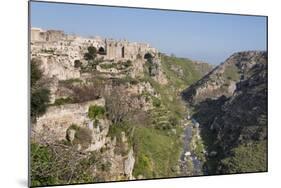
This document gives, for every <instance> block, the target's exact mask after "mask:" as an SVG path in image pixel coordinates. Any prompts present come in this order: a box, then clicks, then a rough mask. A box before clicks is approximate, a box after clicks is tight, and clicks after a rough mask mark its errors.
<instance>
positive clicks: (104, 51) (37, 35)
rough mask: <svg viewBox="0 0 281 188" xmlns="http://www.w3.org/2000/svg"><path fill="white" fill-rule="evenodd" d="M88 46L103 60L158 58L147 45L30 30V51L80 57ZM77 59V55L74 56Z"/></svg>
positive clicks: (57, 31) (52, 31)
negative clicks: (53, 52) (93, 48)
mask: <svg viewBox="0 0 281 188" xmlns="http://www.w3.org/2000/svg"><path fill="white" fill-rule="evenodd" d="M89 46H94V47H95V48H96V49H97V51H98V56H99V57H103V59H104V60H110V61H112V60H113V61H116V62H118V61H120V60H121V61H122V60H135V59H137V58H144V56H145V54H146V53H150V54H151V55H152V56H154V57H158V50H157V49H155V48H152V47H150V45H149V44H147V43H137V42H129V41H127V40H113V39H102V38H101V37H91V38H84V37H79V36H75V35H67V34H65V33H64V32H63V31H59V30H46V31H44V30H42V29H40V28H31V49H32V51H33V50H35V51H36V50H37V52H38V50H41V51H42V50H45V51H46V50H53V51H57V50H59V51H64V52H65V53H69V51H70V50H71V51H72V52H71V53H72V54H74V53H80V57H82V56H83V53H85V52H86V51H87V48H88V47H89ZM75 56H77V57H78V55H75Z"/></svg>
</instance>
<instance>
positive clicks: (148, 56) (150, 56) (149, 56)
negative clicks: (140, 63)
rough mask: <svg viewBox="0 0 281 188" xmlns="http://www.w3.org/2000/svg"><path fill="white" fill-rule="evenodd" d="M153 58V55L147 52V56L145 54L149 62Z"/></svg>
mask: <svg viewBox="0 0 281 188" xmlns="http://www.w3.org/2000/svg"><path fill="white" fill-rule="evenodd" d="M152 58H153V56H152V55H151V53H149V52H147V53H146V54H144V59H146V60H149V59H152Z"/></svg>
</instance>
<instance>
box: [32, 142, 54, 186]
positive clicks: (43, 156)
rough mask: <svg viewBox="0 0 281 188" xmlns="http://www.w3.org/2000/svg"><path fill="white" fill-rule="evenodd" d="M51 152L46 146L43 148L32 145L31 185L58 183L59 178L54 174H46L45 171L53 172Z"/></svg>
mask: <svg viewBox="0 0 281 188" xmlns="http://www.w3.org/2000/svg"><path fill="white" fill-rule="evenodd" d="M53 161H54V160H53V157H52V153H51V150H50V149H49V148H48V147H46V146H41V145H39V144H36V143H31V185H32V186H42V185H52V184H56V183H57V182H58V179H57V177H55V176H52V173H50V174H45V173H44V172H42V169H44V170H45V171H53V170H54V169H52V167H54V166H53V165H54V162H53Z"/></svg>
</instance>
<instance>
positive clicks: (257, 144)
mask: <svg viewBox="0 0 281 188" xmlns="http://www.w3.org/2000/svg"><path fill="white" fill-rule="evenodd" d="M230 67H232V70H235V71H234V72H233V74H231V75H232V76H231V75H229V73H227V74H226V71H229V70H228V69H229V68H230ZM233 67H235V68H234V69H233ZM234 73H235V74H234ZM226 75H229V77H231V79H228V76H226ZM233 75H236V76H233ZM234 78H235V79H234ZM267 81H268V80H267V54H266V52H240V53H235V54H234V55H232V56H231V57H230V58H228V59H227V60H226V62H225V63H224V64H221V65H219V66H218V67H216V68H215V69H214V70H213V71H212V72H211V73H209V74H208V75H207V76H206V77H204V78H203V79H201V80H200V81H198V82H197V83H195V84H194V85H192V86H191V87H190V88H188V89H187V90H186V91H185V92H184V93H183V97H184V98H185V99H186V100H187V101H189V102H190V104H191V105H193V107H194V110H195V113H194V115H193V117H194V118H196V119H197V121H198V122H199V123H200V124H201V127H202V128H201V129H202V132H203V138H205V140H208V142H209V143H208V148H209V150H210V151H209V152H210V153H211V152H213V153H214V152H215V153H216V157H214V156H209V160H210V161H213V164H214V163H216V165H215V166H211V167H210V166H209V168H213V169H212V170H213V173H236V172H253V171H265V170H266V169H267V164H266V161H267V156H266V147H267V146H266V142H267V101H268V99H267V97H268V96H267V92H268V90H267V89H268V88H267ZM225 83H233V84H234V85H232V86H231V85H227V86H226V85H225ZM232 87H233V88H234V89H231V88H232ZM210 138H213V141H211V142H210ZM206 142H207V141H206ZM254 148H255V149H254ZM214 150H215V151H214ZM215 160H216V161H217V162H214V161H215Z"/></svg>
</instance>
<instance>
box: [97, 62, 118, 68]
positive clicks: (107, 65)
mask: <svg viewBox="0 0 281 188" xmlns="http://www.w3.org/2000/svg"><path fill="white" fill-rule="evenodd" d="M100 67H101V68H102V69H111V68H116V64H114V63H111V64H100Z"/></svg>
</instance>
